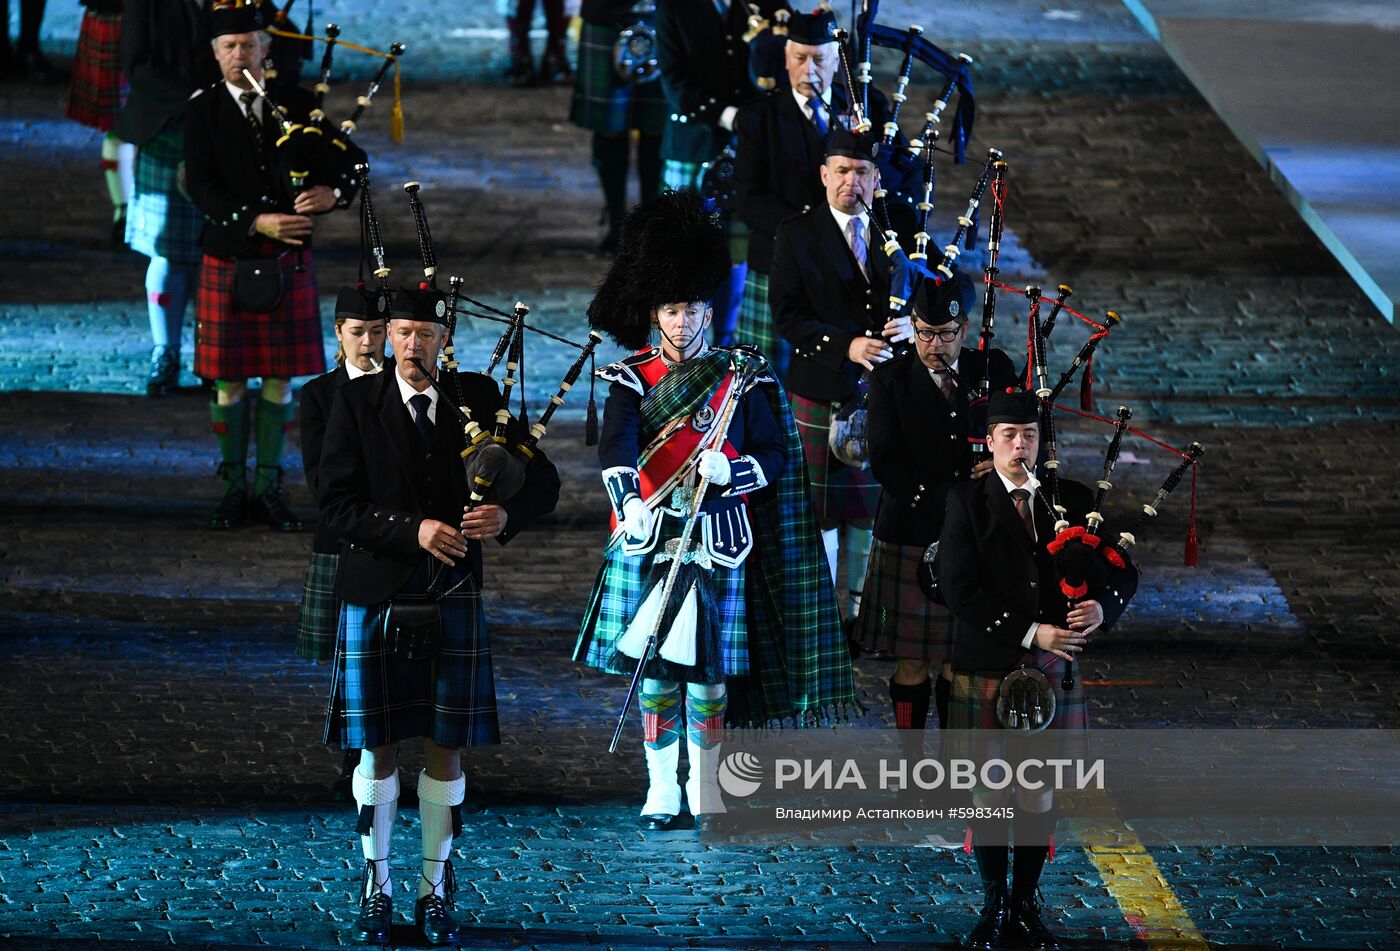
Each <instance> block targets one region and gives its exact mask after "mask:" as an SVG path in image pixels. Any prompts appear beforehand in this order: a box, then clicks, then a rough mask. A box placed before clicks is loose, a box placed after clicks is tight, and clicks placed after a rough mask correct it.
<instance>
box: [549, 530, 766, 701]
mask: <svg viewBox="0 0 1400 951" xmlns="http://www.w3.org/2000/svg"><path fill="white" fill-rule="evenodd" d="M665 519H666V521H665V524H664V525H663V527H662V529H661V538H660V540H659V541H658V542H657V543H656V548H655V549H654V550H653V552H652V553H651V554H646V555H624V554H623V553H622V546H621V545H620V544H619V545H613V546H611V547H609V548H608V550H607V552H606V554H605V555H604V557H603V566H602V568H600V569H599V571H598V579H597V581H596V583H595V584H594V586H593V599H592V603H590V604H589V607H588V615H587V618H586V620H587V622H589V623H591V627H590V628H588V634H587V637H586V638H585V639H584V640H581V641H580V642H579V645H578V647H577V649H576V650H575V652H574V660H576V661H581V662H583V663H585V664H587V665H588V666H589V667H592V668H594V669H596V670H601V671H604V672H605V673H610V674H627V675H628V676H630V675H631V674H632V672H633V671H634V670H635V669H636V662H635V661H634V660H633V659H632V658H630V657H626V656H624V655H619V654H618V653H617V642H618V641H619V640H620V639H621V638H622V635H623V634H625V633H626V632H627V626H628V624H630V623H631V622H632V618H633V617H634V616H635V615H636V613H637V609H638V608H639V607H641V604H642V600H643V596H644V595H645V594H646V593H647V591H648V590H649V585H648V581H649V580H650V578H651V566H652V563H653V561H654V553H655V552H656V551H660V550H662V549H663V548H664V547H665V545H666V542H667V540H669V539H671V538H675V537H677V536H679V535H680V533H681V527H682V522H681V520H680V519H678V518H673V517H671V516H669V515H668V516H666V517H665ZM752 557H753V553H752V552H751V553H750V555H749V558H752ZM747 561H748V559H747V558H746V559H745V562H747ZM667 564H668V565H669V563H667ZM744 568H745V565H744V564H740V565H739V567H738V568H721V567H719V566H718V565H717V566H715V568H714V570H713V571H712V572H711V579H712V580H713V582H714V590H715V595H716V597H717V599H718V601H719V604H718V606H717V607H718V613H719V618H720V643H719V649H720V656H721V659H722V669H723V672H724V675H725V676H726V677H738V676H743V675H745V674H747V673H748V672H749V648H748V641H749V628H748V615H747V612H746V611H745V610H744ZM702 660H703V658H702ZM714 666H716V667H719V666H721V665H714ZM646 672H647V676H648V677H653V678H655V679H657V680H688V681H689V682H692V683H699V682H703V681H704V680H706V679H708V678H704V677H701V676H700V675H699V674H698V673H696V672H695V671H694V670H693V669H688V670H687V671H686V674H687V676H677V675H678V673H680V672H679V671H677V670H676V669H674V668H673V667H672V665H670V664H668V663H667V662H665V661H663V660H661V659H660V658H659V657H658V658H654V659H653V660H652V661H651V663H650V664H648V665H647V671H646ZM695 677H699V679H692V678H695Z"/></svg>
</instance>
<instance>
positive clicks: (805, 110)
mask: <svg viewBox="0 0 1400 951" xmlns="http://www.w3.org/2000/svg"><path fill="white" fill-rule="evenodd" d="M788 90H789V91H790V92H791V93H792V98H794V99H796V100H797V108H799V109H801V110H802V114H803V115H804V116H806V117H807V118H808V119H810V118H812V107H811V106H810V105H808V104H807V100H806V99H805V98H803V95H802V93H800V92H798V91H797V90H796V89H794V88H793V87H791V86H789V87H788ZM822 105H823V106H825V108H824V109H823V110H822V111H823V112H824V113H826V115H824V116H822V118H823V119H825V120H826V124H827V126H828V127H829V126H830V125H831V87H830V86H827V87H826V88H825V89H823V90H822Z"/></svg>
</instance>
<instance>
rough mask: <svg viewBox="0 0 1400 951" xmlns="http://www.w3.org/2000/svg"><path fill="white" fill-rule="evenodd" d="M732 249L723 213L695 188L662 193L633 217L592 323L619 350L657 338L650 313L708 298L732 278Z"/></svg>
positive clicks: (591, 308)
mask: <svg viewBox="0 0 1400 951" xmlns="http://www.w3.org/2000/svg"><path fill="white" fill-rule="evenodd" d="M729 270H730V263H729V247H728V242H727V241H726V240H725V236H724V226H723V225H721V224H720V221H719V215H718V213H716V212H714V211H711V210H710V209H709V208H708V207H707V206H706V203H705V200H704V199H703V198H701V197H700V194H699V193H698V192H696V191H694V190H693V189H689V188H686V189H682V190H680V191H668V192H663V193H662V194H660V195H658V196H657V197H656V198H653V199H652V200H651V201H649V202H646V203H644V204H641V205H638V206H637V207H635V208H633V209H632V210H631V211H630V212H628V213H627V217H626V218H625V219H623V222H622V240H621V242H620V244H619V246H618V250H617V256H616V257H615V258H613V263H612V266H611V267H609V268H608V273H607V274H606V275H604V276H603V280H602V281H601V282H600V283H599V284H598V289H597V293H595V294H594V295H593V301H592V302H591V303H590V304H589V305H588V325H589V326H590V327H592V328H593V329H594V330H598V331H601V332H603V333H605V334H607V335H608V336H610V337H612V339H613V340H615V341H616V342H617V344H618V346H620V347H624V348H626V349H628V350H641V349H642V348H644V347H646V346H647V345H648V343H649V342H650V340H651V310H652V308H653V307H657V306H659V305H661V304H670V303H676V302H678V301H701V300H703V301H710V300H713V299H714V297H715V295H716V294H717V293H718V292H719V290H720V288H721V287H722V286H724V284H725V283H726V282H728V280H729Z"/></svg>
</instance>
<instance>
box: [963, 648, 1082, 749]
mask: <svg viewBox="0 0 1400 951" xmlns="http://www.w3.org/2000/svg"><path fill="white" fill-rule="evenodd" d="M1021 663H1022V664H1025V665H1028V666H1035V667H1039V668H1040V671H1041V673H1043V674H1045V679H1046V680H1048V681H1050V686H1051V687H1052V689H1054V691H1055V718H1054V719H1053V720H1051V721H1050V725H1049V726H1048V727H1046V729H1045V731H1044V732H1046V733H1048V732H1049V731H1051V730H1069V731H1072V732H1073V733H1074V734H1075V736H1074V738H1073V739H1068V740H1064V739H1063V738H1062V740H1061V741H1062V742H1063V743H1064V746H1063V747H1062V748H1058V749H1057V751H1056V752H1057V753H1061V752H1062V753H1065V754H1068V755H1071V756H1076V755H1086V754H1087V753H1088V749H1089V732H1088V731H1089V708H1088V705H1087V704H1086V702H1085V699H1084V684H1083V682H1082V681H1081V680H1079V679H1078V678H1076V681H1075V685H1074V689H1073V690H1071V691H1070V692H1069V693H1068V694H1066V693H1065V690H1064V688H1063V687H1061V686H1060V681H1061V680H1062V679H1063V678H1064V674H1065V662H1064V660H1063V659H1061V658H1059V657H1056V656H1054V655H1053V654H1047V653H1045V652H1044V651H1042V650H1040V648H1038V647H1037V648H1031V650H1029V651H1027V652H1026V654H1025V656H1024V657H1022V658H1021ZM1008 673H1009V671H1008ZM1002 676H1004V675H1003V674H986V673H984V672H981V671H977V672H973V673H962V672H958V673H955V674H954V676H953V688H952V692H951V695H950V697H949V700H948V729H950V730H971V731H979V732H980V731H985V732H984V733H982V735H981V736H979V737H978V738H977V739H976V740H972V739H971V734H966V733H964V734H960V735H959V740H958V744H963V743H968V742H971V743H973V744H974V748H973V749H971V750H966V749H963V750H958V751H957V753H956V754H954V755H972V756H974V757H981V758H985V757H989V756H1001V755H1005V754H1007V753H1013V754H1014V753H1016V752H1018V750H1019V751H1020V752H1022V753H1024V752H1026V751H1027V750H1028V749H1030V748H1033V744H1034V743H1035V739H1036V736H1038V735H1043V734H1033V735H1030V736H1026V735H1025V734H1023V733H1021V732H1020V731H1018V730H1008V729H1005V728H1004V727H1002V725H1001V721H999V720H998V719H997V712H996V697H997V688H998V687H1000V686H1001V678H1002ZM1011 739H1019V740H1020V741H1021V742H1022V743H1023V744H1026V745H1025V746H1021V747H1010V748H1009V747H1008V746H1007V741H1008V740H1011ZM955 745H957V744H955Z"/></svg>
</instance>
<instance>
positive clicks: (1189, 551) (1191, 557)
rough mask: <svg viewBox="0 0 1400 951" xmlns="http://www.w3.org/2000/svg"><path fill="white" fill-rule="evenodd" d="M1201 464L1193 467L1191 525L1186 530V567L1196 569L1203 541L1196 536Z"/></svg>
mask: <svg viewBox="0 0 1400 951" xmlns="http://www.w3.org/2000/svg"><path fill="white" fill-rule="evenodd" d="M1200 465H1201V464H1200V463H1199V462H1198V463H1196V464H1195V465H1194V466H1192V467H1191V524H1190V525H1189V526H1188V527H1187V529H1186V561H1185V564H1186V567H1187V568H1194V567H1196V557H1197V555H1199V554H1200V550H1201V539H1200V536H1199V535H1197V534H1196V470H1197V469H1198V468H1200Z"/></svg>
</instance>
